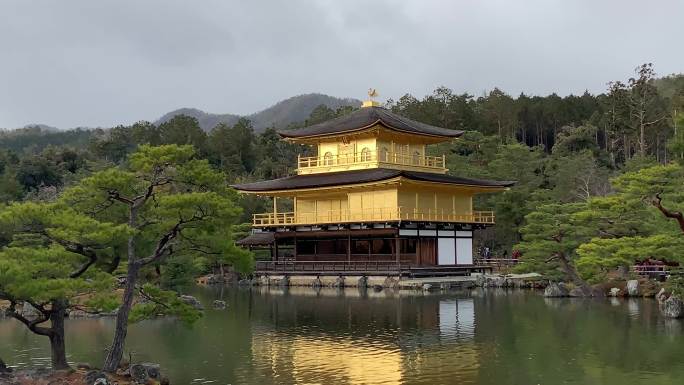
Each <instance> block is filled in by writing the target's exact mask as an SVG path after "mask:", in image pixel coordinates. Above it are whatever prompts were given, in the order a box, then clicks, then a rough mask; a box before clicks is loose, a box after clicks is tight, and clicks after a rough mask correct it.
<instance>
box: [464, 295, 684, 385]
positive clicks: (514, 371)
mask: <svg viewBox="0 0 684 385" xmlns="http://www.w3.org/2000/svg"><path fill="white" fill-rule="evenodd" d="M476 309H477V313H476V317H477V321H478V326H477V327H478V333H477V335H476V342H477V344H478V346H480V347H481V348H482V357H483V359H482V361H481V365H482V367H481V369H480V373H483V374H486V375H483V376H481V377H480V383H481V384H501V383H535V384H536V383H561V382H562V381H565V380H572V381H573V382H574V383H577V384H634V383H635V379H637V378H638V379H639V381H644V380H645V379H648V383H650V384H671V383H678V382H679V381H680V379H681V378H682V375H684V366H683V365H682V360H681V357H682V354H683V353H684V344H682V342H684V341H683V340H682V338H681V336H680V335H678V333H679V332H677V335H673V334H672V333H671V332H668V331H667V328H666V327H665V328H664V324H665V322H664V320H663V318H662V317H661V316H660V315H659V314H658V309H657V304H655V302H654V301H651V300H648V299H645V300H638V301H625V300H618V301H617V303H616V304H615V305H612V304H611V302H610V299H605V298H604V299H575V298H562V299H548V298H542V297H541V296H534V295H525V296H515V295H514V296H510V297H509V298H508V299H507V300H506V301H498V300H496V301H494V300H489V299H487V298H486V297H483V298H481V299H480V302H479V303H478V306H476ZM681 328H682V324H681V323H679V325H678V327H675V328H674V329H675V330H680V331H681ZM663 332H665V333H663ZM659 371H660V372H659ZM639 383H645V382H639Z"/></svg>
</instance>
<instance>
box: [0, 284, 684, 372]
mask: <svg viewBox="0 0 684 385" xmlns="http://www.w3.org/2000/svg"><path fill="white" fill-rule="evenodd" d="M192 294H194V295H197V296H198V297H199V298H200V300H201V301H202V302H203V303H205V304H206V305H210V304H211V302H212V301H213V300H214V299H223V300H225V301H226V302H227V303H228V309H227V310H211V309H209V310H207V311H206V312H205V313H206V314H205V316H204V318H203V319H202V320H200V321H199V322H198V323H196V324H195V325H194V326H192V327H186V326H184V325H183V324H181V323H179V322H176V321H173V320H169V319H160V320H153V321H145V322H142V323H139V324H136V325H133V326H132V327H131V329H130V332H129V339H128V351H130V352H131V354H132V357H133V360H134V361H154V362H158V363H160V364H161V365H162V368H163V370H164V372H165V373H166V374H167V375H168V376H169V377H170V378H171V382H172V383H173V384H174V385H179V384H492V385H493V384H496V385H501V384H532V385H535V384H554V385H555V384H582V385H588V384H603V385H610V384H619V385H629V384H649V385H657V384H681V383H684V333H683V332H684V323H682V322H681V321H677V320H664V319H663V318H661V316H660V315H659V314H658V309H657V305H656V304H655V303H654V302H653V301H651V300H642V299H630V300H617V299H613V300H612V301H611V300H609V299H601V300H581V299H575V300H571V299H545V298H542V297H541V296H540V295H539V294H538V293H534V292H527V291H508V292H505V291H501V290H488V291H484V290H475V291H472V292H470V291H468V292H454V293H450V294H426V295H423V294H415V293H414V294H412V293H409V292H407V293H404V292H391V291H389V292H387V291H385V292H380V293H375V292H372V291H369V292H360V291H359V290H356V289H346V290H344V291H337V290H322V291H320V292H317V291H314V290H313V289H308V288H301V289H300V288H291V289H290V290H289V291H286V292H284V291H282V290H268V289H262V288H259V289H252V290H250V289H227V288H224V289H219V288H216V289H195V291H194V292H193V293H192ZM112 326H113V323H112V320H102V319H95V320H93V319H86V320H70V321H68V323H67V334H68V341H67V343H68V350H69V359H70V360H71V361H73V362H93V363H99V362H101V361H102V358H103V356H104V352H103V351H102V347H103V346H106V345H107V344H108V343H109V341H110V338H111V333H112ZM0 357H2V358H3V359H4V360H5V361H7V363H8V364H11V365H18V366H31V365H33V366H44V365H46V364H47V362H49V361H47V346H46V340H45V339H44V338H42V337H37V336H34V335H32V334H31V333H29V332H27V331H26V330H25V329H24V328H23V327H21V326H20V325H18V324H17V323H16V322H15V321H13V320H0Z"/></svg>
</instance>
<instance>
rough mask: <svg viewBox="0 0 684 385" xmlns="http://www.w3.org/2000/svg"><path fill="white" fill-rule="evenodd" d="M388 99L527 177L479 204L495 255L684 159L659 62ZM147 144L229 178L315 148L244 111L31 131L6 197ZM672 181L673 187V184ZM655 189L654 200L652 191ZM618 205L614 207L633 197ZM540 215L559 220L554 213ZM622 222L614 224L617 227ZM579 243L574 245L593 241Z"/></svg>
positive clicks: (469, 160)
mask: <svg viewBox="0 0 684 385" xmlns="http://www.w3.org/2000/svg"><path fill="white" fill-rule="evenodd" d="M386 107H387V108H389V109H391V110H393V111H395V112H397V113H399V114H402V115H404V116H407V117H409V118H412V119H415V120H418V121H422V122H425V123H429V124H434V125H438V126H442V127H447V128H453V129H463V130H466V131H467V132H466V134H465V135H464V136H463V137H462V138H461V139H458V140H455V141H453V142H451V143H446V144H442V145H438V146H434V148H432V149H431V151H433V153H434V154H440V155H441V154H446V156H447V160H448V168H449V169H450V173H452V174H455V175H461V176H469V177H485V178H494V179H505V180H511V179H513V180H517V181H518V183H517V185H516V186H515V187H514V188H512V189H511V190H510V191H508V192H506V193H503V194H497V195H492V196H488V197H484V198H482V199H481V200H480V201H479V202H477V207H478V208H480V209H494V210H496V213H497V225H496V226H495V227H494V228H493V229H491V230H490V231H488V232H486V233H485V234H484V237H483V238H482V239H481V240H480V242H481V244H486V245H488V246H490V247H491V248H492V249H493V250H495V252H496V253H504V252H506V253H508V254H509V255H510V253H511V250H512V249H513V248H514V247H518V246H515V245H518V244H520V242H521V241H523V243H522V244H521V246H520V247H522V248H523V249H525V248H527V250H533V248H531V247H530V246H529V244H527V245H526V243H525V240H524V239H523V234H524V233H525V231H530V230H529V229H528V230H525V228H526V226H528V225H529V223H528V219H526V218H529V215H540V214H535V212H536V211H538V210H540V208H541V209H543V208H544V207H545V205H549V204H560V205H570V206H562V207H561V208H563V209H564V210H566V209H568V207H572V208H573V210H576V211H578V212H582V211H585V212H586V210H587V207H588V206H587V205H596V204H599V203H597V202H598V201H597V200H596V199H599V198H601V197H614V196H616V195H615V194H617V193H619V192H620V187H619V186H618V185H617V184H616V183H618V184H619V183H621V185H620V186H623V187H622V188H623V189H624V188H625V187H624V185H625V183H626V182H624V181H623V179H620V178H626V177H625V176H624V175H632V177H631V178H632V179H634V178H637V179H638V178H640V177H644V175H641V174H639V173H640V172H645V173H651V174H652V173H656V174H657V173H658V171H657V169H653V168H648V167H652V166H655V165H658V164H661V165H664V164H667V163H670V162H675V163H676V162H681V161H682V159H683V158H684V133H682V130H681V128H682V126H684V119H683V118H684V114H683V113H682V111H684V76H682V75H671V76H667V77H661V78H658V79H656V75H655V72H654V70H653V67H652V66H651V65H650V64H647V65H643V66H640V67H638V68H637V69H636V71H635V74H634V77H633V78H630V79H624V80H615V81H612V82H608V81H607V88H606V92H604V93H602V94H599V95H592V94H589V93H584V94H582V95H579V96H576V95H569V96H565V97H561V96H558V95H555V94H552V95H548V96H528V95H524V94H521V95H517V96H512V95H508V94H506V93H504V92H503V91H501V90H498V89H494V90H492V91H491V92H489V93H487V94H486V95H483V96H480V97H475V96H473V95H469V94H462V93H455V92H454V91H452V90H450V89H448V88H444V87H440V88H438V89H436V90H435V91H434V92H433V93H432V94H430V95H427V96H425V97H423V98H420V99H419V98H416V97H414V96H412V95H408V94H407V95H405V96H403V97H401V98H400V99H399V100H396V101H394V100H389V101H387V103H386ZM353 108H356V107H349V106H340V107H339V108H337V109H332V108H329V107H327V106H323V105H321V106H318V107H316V108H315V109H314V110H313V111H312V112H311V113H310V114H309V115H308V117H307V118H306V119H303V120H302V121H301V122H299V123H297V124H292V123H290V124H288V125H289V126H290V127H294V126H303V125H310V124H314V123H318V122H321V121H325V120H328V119H331V118H334V117H336V116H339V115H341V114H345V113H347V112H349V111H351V110H352V109H353ZM273 111H275V112H272V113H269V114H265V115H264V116H266V117H264V121H269V122H270V125H272V126H283V124H279V123H278V120H279V119H292V115H291V114H287V113H280V112H277V111H276V110H273ZM145 143H149V144H152V145H158V144H192V145H193V146H195V148H196V149H197V151H198V154H199V156H201V157H203V158H206V159H208V160H209V161H210V163H211V164H212V165H213V166H214V167H216V168H218V169H220V170H221V171H224V172H225V173H226V174H227V175H228V178H229V179H230V180H229V181H228V182H230V183H233V182H236V181H243V180H257V179H266V178H277V177H282V176H285V175H287V174H289V173H291V172H292V171H293V169H294V162H295V160H296V157H297V154H298V153H301V154H306V153H309V152H310V151H311V149H309V148H301V147H299V146H296V145H292V144H289V143H286V142H284V141H282V140H280V138H279V136H278V135H277V134H276V132H275V130H274V129H273V128H272V127H271V128H266V129H265V130H264V131H263V132H259V133H257V132H256V130H255V129H254V124H253V123H252V122H251V121H250V120H249V119H246V118H239V119H238V120H237V121H235V122H234V123H232V124H226V123H218V124H216V125H215V126H214V127H212V130H211V131H209V132H206V131H205V130H203V129H202V127H201V124H200V122H199V121H198V119H197V118H196V117H192V116H186V115H178V116H175V117H172V118H170V119H168V120H166V121H164V122H161V123H160V124H158V125H155V124H153V123H149V122H139V123H136V124H133V125H130V126H118V127H114V128H111V129H107V130H93V131H80V130H75V131H66V132H51V131H50V132H45V131H40V130H35V129H25V130H20V131H14V132H6V133H3V134H2V135H1V136H0V148H1V149H2V150H1V151H0V199H1V200H2V201H3V202H9V201H12V200H22V199H44V196H45V195H46V192H45V191H52V192H53V193H54V191H59V190H61V189H63V188H64V186H66V185H69V184H70V183H73V182H74V181H76V180H78V179H80V178H82V177H83V176H86V175H88V174H90V173H92V172H93V171H96V170H101V169H103V168H105V167H108V166H110V165H113V164H119V163H121V162H125V160H126V157H127V155H128V154H130V153H131V152H132V151H134V150H135V149H136V148H137V147H138V146H139V145H140V144H145ZM672 167H678V166H672ZM679 169H681V167H679ZM642 170H646V171H642ZM649 170H650V171H649ZM668 172H670V173H669V174H667V175H669V176H668V178H669V179H668V183H681V182H682V179H677V178H680V176H681V173H677V172H676V170H675V171H672V170H670V171H668ZM625 173H628V174H625ZM630 173H636V174H630ZM614 178H618V179H614ZM611 180H612V182H611ZM616 181H622V182H616ZM653 183H654V184H655V185H657V181H655V182H653ZM666 184H667V183H666ZM671 187H672V186H670V187H668V186H663V187H662V189H663V192H665V193H666V192H667V191H670V190H672V189H671ZM680 187H681V185H680ZM668 189H669V190H668ZM649 194H650V195H648V197H650V198H649V199H651V198H653V194H654V192H653V191H651V192H649ZM48 195H49V194H48ZM625 199H626V198H625ZM630 199H631V198H630ZM630 202H631V201H630ZM673 202H676V200H674V201H673ZM241 204H242V206H243V209H244V213H243V217H242V219H243V220H244V221H248V220H249V218H250V217H251V213H253V212H257V211H268V202H265V201H263V200H261V199H258V198H253V197H247V198H242V202H241ZM630 204H635V203H634V202H632V203H630ZM573 205H574V206H573ZM578 205H579V206H578ZM649 205H650V203H648V204H646V206H645V207H646V208H648V207H650V206H649ZM642 206H643V205H642ZM611 207H612V208H611V209H607V210H609V211H610V210H620V207H622V208H621V209H623V210H627V208H629V207H630V206H629V205H627V204H626V203H625V205H623V206H620V205H617V206H611ZM640 207H641V206H640ZM646 208H644V207H641V208H640V210H645V209H646ZM632 209H634V208H633V207H632ZM554 210H555V209H554ZM558 210H560V209H558ZM551 211H553V210H551ZM590 211H591V210H590ZM648 212H649V213H651V214H653V211H648ZM608 214H610V215H618V214H616V212H614V211H610V213H606V215H607V216H608ZM656 214H657V212H656ZM549 215H550V214H549ZM649 215H650V214H649ZM618 216H619V215H618ZM540 218H542V219H544V218H545V220H549V221H552V220H553V216H551V217H543V216H542V217H540ZM621 218H622V217H621ZM654 218H655V219H654V220H657V221H656V222H649V223H651V225H652V226H651V225H649V227H648V228H642V227H640V226H635V225H634V226H633V225H630V224H624V226H623V227H626V228H620V229H608V228H607V227H604V228H601V229H594V230H592V232H590V234H585V235H583V237H584V238H582V239H583V240H585V241H587V240H591V239H593V238H595V237H598V238H602V239H610V238H611V237H613V238H615V239H622V237H623V236H627V235H629V236H631V237H635V236H652V235H654V234H655V235H657V234H658V231H656V230H657V229H658V228H661V229H664V230H663V231H665V230H667V231H671V230H672V228H671V227H672V226H674V224H673V223H670V222H668V221H663V222H662V223H661V222H658V221H659V220H660V217H658V216H657V215H656V217H654ZM617 222H619V221H618V220H617V219H616V220H615V221H612V222H611V223H612V224H611V226H618V225H617V224H616V223H617ZM642 222H644V221H642ZM644 223H645V222H644ZM642 224H643V223H642ZM630 226H631V227H630ZM590 227H591V226H589V225H587V226H586V228H590ZM592 228H593V227H592ZM547 230H549V229H547ZM618 230H619V231H618ZM610 234H613V235H612V236H611V235H610ZM577 242H579V243H578V244H577V245H575V248H572V250H571V254H573V255H575V254H574V253H575V252H576V250H575V249H576V247H578V246H579V245H581V244H582V242H583V241H582V242H580V240H578V241H577ZM585 250H593V251H592V252H594V254H592V255H594V256H595V253H596V248H591V247H590V248H589V249H585ZM531 252H532V251H531ZM587 253H589V251H587ZM644 253H646V252H644ZM646 254H648V253H646ZM587 255H589V254H587ZM642 256H643V257H645V256H647V255H645V254H644V255H642ZM635 258H636V257H635ZM537 267H538V266H537ZM594 267H595V266H594Z"/></svg>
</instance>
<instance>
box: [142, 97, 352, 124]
mask: <svg viewBox="0 0 684 385" xmlns="http://www.w3.org/2000/svg"><path fill="white" fill-rule="evenodd" d="M321 104H323V105H325V106H327V107H329V108H331V109H333V110H335V109H337V108H339V107H343V106H355V107H359V106H361V101H360V100H357V99H350V98H336V97H333V96H328V95H323V94H305V95H298V96H293V97H291V98H288V99H285V100H283V101H280V102H278V103H276V104H274V105H273V106H271V107H268V108H266V109H265V110H262V111H259V112H256V113H253V114H250V115H246V116H244V117H245V118H247V119H249V120H250V121H251V122H252V126H253V127H254V130H255V131H256V132H261V131H263V130H264V129H266V128H268V127H272V126H274V127H276V128H285V127H287V125H289V124H291V123H299V122H303V121H304V120H306V119H307V118H308V117H309V115H310V114H311V111H313V110H314V108H316V107H318V106H320V105H321ZM176 115H187V116H192V117H193V118H195V119H197V121H198V122H199V124H200V127H202V129H203V130H205V131H210V130H211V129H212V128H214V126H216V125H217V124H219V123H226V124H228V125H233V124H235V122H237V121H238V119H240V117H241V116H239V115H234V114H212V113H208V112H204V111H202V110H198V109H196V108H180V109H177V110H174V111H171V112H169V113H167V114H164V116H162V117H161V118H159V119H158V120H157V121H156V122H155V124H160V123H164V122H166V121H168V120H170V119H171V118H173V117H174V116H176Z"/></svg>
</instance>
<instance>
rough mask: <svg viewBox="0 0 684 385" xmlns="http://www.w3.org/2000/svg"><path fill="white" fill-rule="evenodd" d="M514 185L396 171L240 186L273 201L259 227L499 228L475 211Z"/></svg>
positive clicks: (491, 218)
mask: <svg viewBox="0 0 684 385" xmlns="http://www.w3.org/2000/svg"><path fill="white" fill-rule="evenodd" d="M511 184H512V182H497V181H483V180H476V179H466V178H458V177H454V176H450V175H440V174H434V173H421V172H411V171H404V170H392V169H373V170H358V171H349V172H341V173H339V172H338V173H326V174H311V175H296V176H292V177H287V178H281V179H277V180H273V181H264V182H257V183H251V184H244V185H237V186H235V187H236V188H237V189H238V190H240V191H242V192H246V193H254V194H258V195H263V196H270V197H272V198H273V209H272V210H271V211H270V212H268V213H257V214H254V218H253V220H254V226H255V227H269V226H302V225H319V224H321V225H322V224H333V225H334V224H343V223H383V222H398V221H421V222H451V223H481V224H493V223H494V213H493V212H491V211H482V210H477V209H476V208H474V207H473V197H474V196H475V195H476V194H479V193H487V192H496V191H502V190H504V189H506V188H507V187H508V186H510V185H511Z"/></svg>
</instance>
